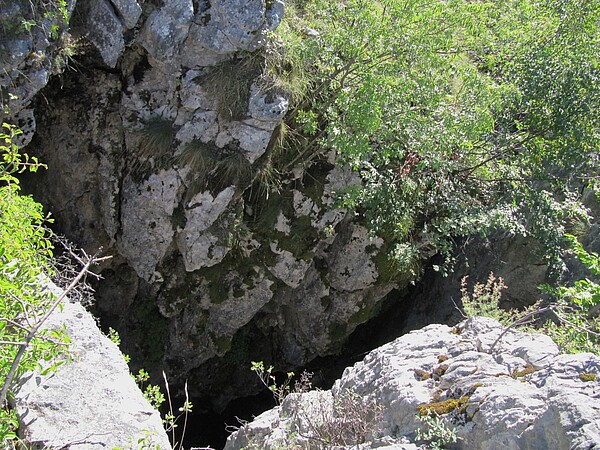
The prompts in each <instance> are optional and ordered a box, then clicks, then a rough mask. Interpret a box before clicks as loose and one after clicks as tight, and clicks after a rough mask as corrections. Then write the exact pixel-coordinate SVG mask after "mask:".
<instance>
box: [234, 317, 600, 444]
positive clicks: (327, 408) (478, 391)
mask: <svg viewBox="0 0 600 450" xmlns="http://www.w3.org/2000/svg"><path fill="white" fill-rule="evenodd" d="M503 331H504V327H502V326H501V325H500V324H499V323H498V322H496V321H494V320H492V319H487V318H481V317H475V318H471V319H468V320H466V321H464V322H461V323H460V324H459V325H458V326H457V327H455V328H451V327H448V326H446V325H430V326H427V327H425V328H423V329H420V330H417V331H413V332H411V333H409V334H407V335H405V336H402V337H400V338H398V339H396V340H395V341H393V342H391V343H389V344H387V345H384V346H382V347H380V348H378V349H376V350H374V351H372V352H371V353H369V354H368V355H367V356H366V357H365V359H364V360H363V361H362V362H359V363H357V364H355V365H354V367H350V368H347V369H346V370H345V371H344V374H343V376H342V378H341V379H339V380H338V381H337V382H336V383H335V385H334V387H333V388H332V390H331V391H312V392H307V393H303V394H292V395H289V396H288V397H287V398H286V399H285V401H284V402H283V404H282V406H280V407H277V408H274V409H272V410H270V411H267V412H265V413H263V414H262V415H260V416H259V417H257V418H256V419H255V420H254V421H253V422H251V423H249V424H247V425H245V426H243V427H242V428H241V429H240V430H239V431H237V432H236V433H234V434H233V435H232V436H231V437H230V438H229V440H228V441H227V445H226V447H225V448H226V450H236V449H242V448H245V449H265V450H268V449H281V448H289V449H292V448H339V449H342V448H347V449H351V448H361V449H371V448H379V449H389V450H392V449H398V450H400V449H406V450H409V449H417V448H419V446H420V445H426V444H427V443H428V442H427V440H423V439H418V438H417V430H418V429H421V430H422V431H426V430H427V426H426V425H425V424H424V423H423V422H422V421H421V420H419V416H420V413H423V414H426V413H428V412H431V411H435V412H437V413H438V414H439V415H440V417H441V419H442V421H443V423H444V424H445V427H447V428H451V429H453V430H454V432H455V433H456V435H457V437H458V441H457V443H456V444H455V445H454V446H452V447H451V448H458V449H469V450H471V449H481V450H496V449H498V450H499V449H505V450H513V449H514V450H516V449H521V450H523V449H539V450H547V449H553V450H563V449H564V450H567V449H591V448H597V447H598V446H600V359H599V358H598V357H596V356H594V355H591V354H587V353H581V354H576V355H566V354H559V352H558V348H557V347H556V345H555V344H554V343H553V342H552V340H551V339H550V338H548V337H547V336H544V335H540V334H527V333H522V332H515V331H509V332H508V333H506V334H505V335H504V336H503V337H502V338H501V339H500V340H499V341H498V342H496V341H497V339H498V337H499V336H500V335H501V333H502V332H503ZM340 430H345V431H344V432H340ZM432 440H436V438H433V439H432ZM357 444H360V445H358V446H357ZM420 448H422V447H420Z"/></svg>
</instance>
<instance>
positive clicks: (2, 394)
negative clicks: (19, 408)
mask: <svg viewBox="0 0 600 450" xmlns="http://www.w3.org/2000/svg"><path fill="white" fill-rule="evenodd" d="M86 257H87V255H86ZM87 258H88V259H87V262H85V264H84V265H83V267H82V269H81V270H80V271H79V273H78V274H77V276H76V277H75V278H74V279H73V280H72V281H71V283H69V285H68V286H67V287H66V288H65V289H64V290H63V291H62V293H61V294H60V295H59V296H58V297H57V298H56V299H55V300H54V302H53V303H52V305H50V307H49V308H48V309H47V311H46V313H45V314H44V315H43V316H42V317H41V318H40V319H39V320H38V321H37V322H36V323H35V325H34V326H33V327H32V328H31V329H30V330H29V333H28V334H27V337H26V338H25V343H26V345H21V347H20V348H19V351H18V352H17V355H16V356H15V359H14V360H13V362H12V365H11V367H10V370H9V371H8V374H7V375H6V379H5V380H4V385H3V386H2V390H1V391H0V406H1V405H4V403H5V402H6V396H7V394H8V389H9V387H10V385H11V383H12V380H13V378H14V376H15V374H16V372H17V368H18V367H19V364H20V363H21V359H23V355H24V354H25V351H26V350H27V347H28V346H29V344H30V343H31V341H32V340H33V339H34V338H35V337H36V335H37V334H38V331H39V330H40V328H41V327H42V325H44V323H45V322H46V321H47V320H48V318H49V317H50V315H51V314H52V313H53V312H54V310H55V309H56V308H57V307H58V305H60V303H61V302H62V301H63V300H64V299H65V298H66V297H67V295H68V294H69V292H71V291H72V290H73V289H74V288H75V286H76V285H77V283H79V281H80V280H81V279H82V278H83V277H84V276H85V275H86V274H87V273H88V269H89V268H90V266H92V265H93V264H96V263H98V262H99V261H104V260H107V259H109V258H111V257H110V256H105V257H102V258H96V257H87Z"/></svg>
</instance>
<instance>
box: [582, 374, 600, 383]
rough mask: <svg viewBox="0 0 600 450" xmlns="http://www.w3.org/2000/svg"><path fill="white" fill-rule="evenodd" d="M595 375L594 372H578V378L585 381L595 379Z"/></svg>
mask: <svg viewBox="0 0 600 450" xmlns="http://www.w3.org/2000/svg"><path fill="white" fill-rule="evenodd" d="M597 376H598V375H597V374H595V373H580V374H579V379H580V380H581V381H585V382H587V381H596V377H597Z"/></svg>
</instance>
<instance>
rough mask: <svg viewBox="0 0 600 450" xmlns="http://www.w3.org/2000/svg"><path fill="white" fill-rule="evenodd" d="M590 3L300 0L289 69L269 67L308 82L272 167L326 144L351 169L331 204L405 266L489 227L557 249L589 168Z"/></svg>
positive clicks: (597, 15)
mask: <svg viewBox="0 0 600 450" xmlns="http://www.w3.org/2000/svg"><path fill="white" fill-rule="evenodd" d="M599 5H600V3H599V2H598V0H591V1H585V2H581V1H573V0H564V1H558V2H556V1H550V0H545V1H541V2H539V1H532V0H523V1H517V0H509V1H507V2H485V1H475V2H466V1H463V0H450V1H442V0H434V1H431V2H422V1H418V0H403V1H400V0H382V1H378V2H373V1H366V0H348V1H345V2H329V1H325V0H308V1H304V2H301V3H299V2H296V6H295V14H296V16H297V17H296V18H293V19H292V18H288V19H287V21H284V24H283V26H282V28H281V29H282V30H283V31H282V32H281V34H280V36H279V39H280V40H282V41H283V42H284V43H285V42H290V43H291V45H290V46H289V47H287V48H286V51H287V52H288V54H287V55H284V58H283V59H284V60H286V61H287V62H288V65H287V66H286V65H285V64H284V65H280V66H279V67H284V68H285V67H287V68H288V69H289V70H287V71H286V70H282V69H279V72H277V69H271V70H272V71H275V72H276V73H275V76H279V77H283V78H285V77H290V78H294V77H302V79H303V80H304V85H305V86H307V91H308V93H309V94H307V95H301V94H298V93H296V95H295V96H294V99H293V100H294V102H293V105H292V109H291V112H290V114H288V117H287V119H286V121H287V125H288V128H289V129H290V130H294V132H293V133H288V135H290V136H293V139H289V140H288V155H289V156H288V159H287V160H285V158H283V159H284V163H283V164H282V166H283V167H281V169H282V170H281V171H285V169H289V168H290V167H291V166H292V165H295V164H298V163H303V164H304V165H305V166H308V165H310V164H313V163H314V162H315V161H318V160H319V159H324V155H325V153H327V152H329V151H330V150H335V152H336V154H337V156H338V158H339V159H340V160H341V161H343V162H345V163H346V164H348V165H350V166H351V167H352V168H353V169H355V170H357V171H358V172H359V173H360V175H361V178H362V183H361V184H360V185H358V186H354V187H352V188H350V189H348V190H347V191H346V192H342V193H340V199H341V202H340V203H341V204H342V205H344V206H346V207H349V208H352V209H354V210H355V211H356V212H357V214H358V215H359V216H360V217H362V218H363V219H364V221H365V223H366V224H367V225H368V226H369V228H370V229H371V231H372V232H373V233H376V234H378V235H381V236H384V237H386V238H387V239H388V242H392V243H393V244H394V246H395V248H394V250H393V251H392V252H391V254H392V255H393V256H394V257H395V260H396V263H399V264H398V268H399V269H401V270H407V269H409V268H411V267H413V268H414V267H415V263H417V266H418V263H419V262H421V261H422V260H424V259H426V258H427V257H429V256H431V255H432V254H434V253H441V254H443V255H444V256H445V257H446V259H447V261H450V255H451V250H452V247H453V243H454V240H455V238H456V237H459V236H466V235H470V234H473V233H482V234H485V233H488V232H490V231H491V230H493V229H504V230H507V231H509V232H512V233H520V234H523V235H528V234H529V235H533V236H534V237H536V238H537V239H539V240H540V241H541V242H542V243H543V244H544V246H545V248H546V250H547V257H548V261H549V262H553V263H557V262H558V260H559V257H560V254H561V247H562V236H563V234H564V231H565V229H564V224H565V223H566V221H567V220H586V217H587V216H586V211H585V208H583V207H582V206H581V204H580V203H579V201H578V189H579V188H580V187H581V186H582V184H587V183H588V182H590V181H593V180H596V179H597V168H598V144H599V138H600V135H599V133H598V129H600V128H599V125H600V123H599V121H600V116H599V115H598V114H597V112H598V105H599V103H600V97H599V96H600V89H598V87H599V86H598V73H599V72H598V70H599V67H598V54H599V50H600V45H599V44H600V41H599V36H600V33H599V30H598V24H599V23H600V20H599V19H600V6H599ZM307 30H309V31H311V30H316V32H314V33H312V32H311V33H307ZM276 42H277V41H276ZM284 48H285V45H284ZM299 55H301V56H302V57H301V58H299ZM295 85H302V83H296V84H295ZM415 274H416V273H415Z"/></svg>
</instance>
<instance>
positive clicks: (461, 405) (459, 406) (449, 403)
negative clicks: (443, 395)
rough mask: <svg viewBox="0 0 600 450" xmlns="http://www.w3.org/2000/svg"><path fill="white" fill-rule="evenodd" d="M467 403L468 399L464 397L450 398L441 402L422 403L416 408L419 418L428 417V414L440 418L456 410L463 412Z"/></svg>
mask: <svg viewBox="0 0 600 450" xmlns="http://www.w3.org/2000/svg"><path fill="white" fill-rule="evenodd" d="M468 402H469V397H468V396H466V395H465V396H463V397H461V398H458V399H456V398H450V399H448V400H444V401H442V402H434V403H423V404H421V405H418V406H417V411H418V412H419V415H420V416H428V415H430V414H437V415H438V416H441V415H442V414H448V413H451V412H452V411H456V410H458V411H459V412H461V411H463V410H464V409H465V408H466V406H467V403H468Z"/></svg>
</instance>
